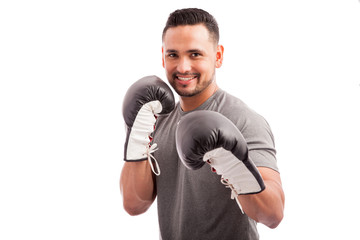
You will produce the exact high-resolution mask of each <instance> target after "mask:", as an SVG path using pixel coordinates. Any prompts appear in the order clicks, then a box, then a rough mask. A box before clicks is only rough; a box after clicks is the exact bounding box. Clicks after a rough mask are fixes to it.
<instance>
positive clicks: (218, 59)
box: [215, 45, 224, 68]
mask: <svg viewBox="0 0 360 240" xmlns="http://www.w3.org/2000/svg"><path fill="white" fill-rule="evenodd" d="M223 58H224V46H223V45H218V46H217V49H216V64H215V66H216V68H220V67H221V66H222V62H223Z"/></svg>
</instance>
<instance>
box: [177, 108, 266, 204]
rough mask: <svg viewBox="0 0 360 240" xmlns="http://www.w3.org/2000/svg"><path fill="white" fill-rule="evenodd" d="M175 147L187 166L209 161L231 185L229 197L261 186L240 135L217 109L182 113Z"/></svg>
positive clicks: (222, 180) (215, 170) (247, 192)
mask: <svg viewBox="0 0 360 240" xmlns="http://www.w3.org/2000/svg"><path fill="white" fill-rule="evenodd" d="M176 149H177V151H178V154H179V157H180V159H181V161H182V162H183V164H184V165H185V166H186V167H187V168H189V169H192V170H196V169H199V168H201V167H202V166H203V165H204V164H205V162H207V163H209V164H210V165H211V167H212V170H213V171H214V172H216V173H217V174H219V175H222V178H221V182H222V183H223V184H225V185H226V186H228V187H229V188H231V190H232V198H235V197H236V196H237V195H239V194H251V193H259V192H261V191H263V190H264V189H265V184H264V181H263V179H262V177H261V175H260V173H259V171H258V169H257V168H256V166H255V164H254V163H253V162H252V160H251V159H250V158H249V156H248V148H247V143H246V141H245V139H244V137H243V136H242V134H241V132H240V131H239V129H238V128H237V127H236V126H235V125H234V124H233V123H232V122H231V121H230V120H229V119H228V118H226V117H225V116H223V115H222V114H220V113H217V112H213V111H206V110H200V111H194V112H191V113H188V114H186V115H185V116H184V117H183V118H182V119H181V120H180V121H179V123H178V126H177V129H176ZM236 199H237V198H236ZM238 204H239V207H240V208H241V206H240V203H239V202H238Z"/></svg>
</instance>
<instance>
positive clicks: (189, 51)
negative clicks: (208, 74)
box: [166, 49, 204, 53]
mask: <svg viewBox="0 0 360 240" xmlns="http://www.w3.org/2000/svg"><path fill="white" fill-rule="evenodd" d="M178 52H179V51H177V50H175V49H168V50H166V53H178ZM186 52H187V53H196V52H201V53H202V52H204V51H203V50H201V49H189V50H187V51H186Z"/></svg>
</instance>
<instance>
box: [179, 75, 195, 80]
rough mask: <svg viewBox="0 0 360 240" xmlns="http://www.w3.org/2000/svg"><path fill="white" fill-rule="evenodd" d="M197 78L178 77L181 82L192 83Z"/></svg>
mask: <svg viewBox="0 0 360 240" xmlns="http://www.w3.org/2000/svg"><path fill="white" fill-rule="evenodd" d="M194 78H196V76H192V77H179V76H177V79H179V80H181V81H190V80H192V79H194Z"/></svg>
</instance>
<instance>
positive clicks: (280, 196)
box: [238, 167, 285, 228]
mask: <svg viewBox="0 0 360 240" xmlns="http://www.w3.org/2000/svg"><path fill="white" fill-rule="evenodd" d="M258 170H259V172H260V174H261V176H262V178H263V180H264V183H265V186H266V188H265V190H264V191H262V192H261V193H258V194H250V195H239V196H238V200H239V201H240V203H241V205H242V207H243V210H244V212H245V213H246V214H247V215H248V216H249V217H250V218H252V219H254V220H255V221H257V222H261V223H263V224H265V225H266V226H268V227H270V228H276V227H277V226H278V225H279V224H280V222H281V220H282V218H283V214H284V203H285V196H284V192H283V189H282V186H281V179H280V174H279V173H278V172H276V171H274V170H272V169H270V168H266V167H259V168H258Z"/></svg>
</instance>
